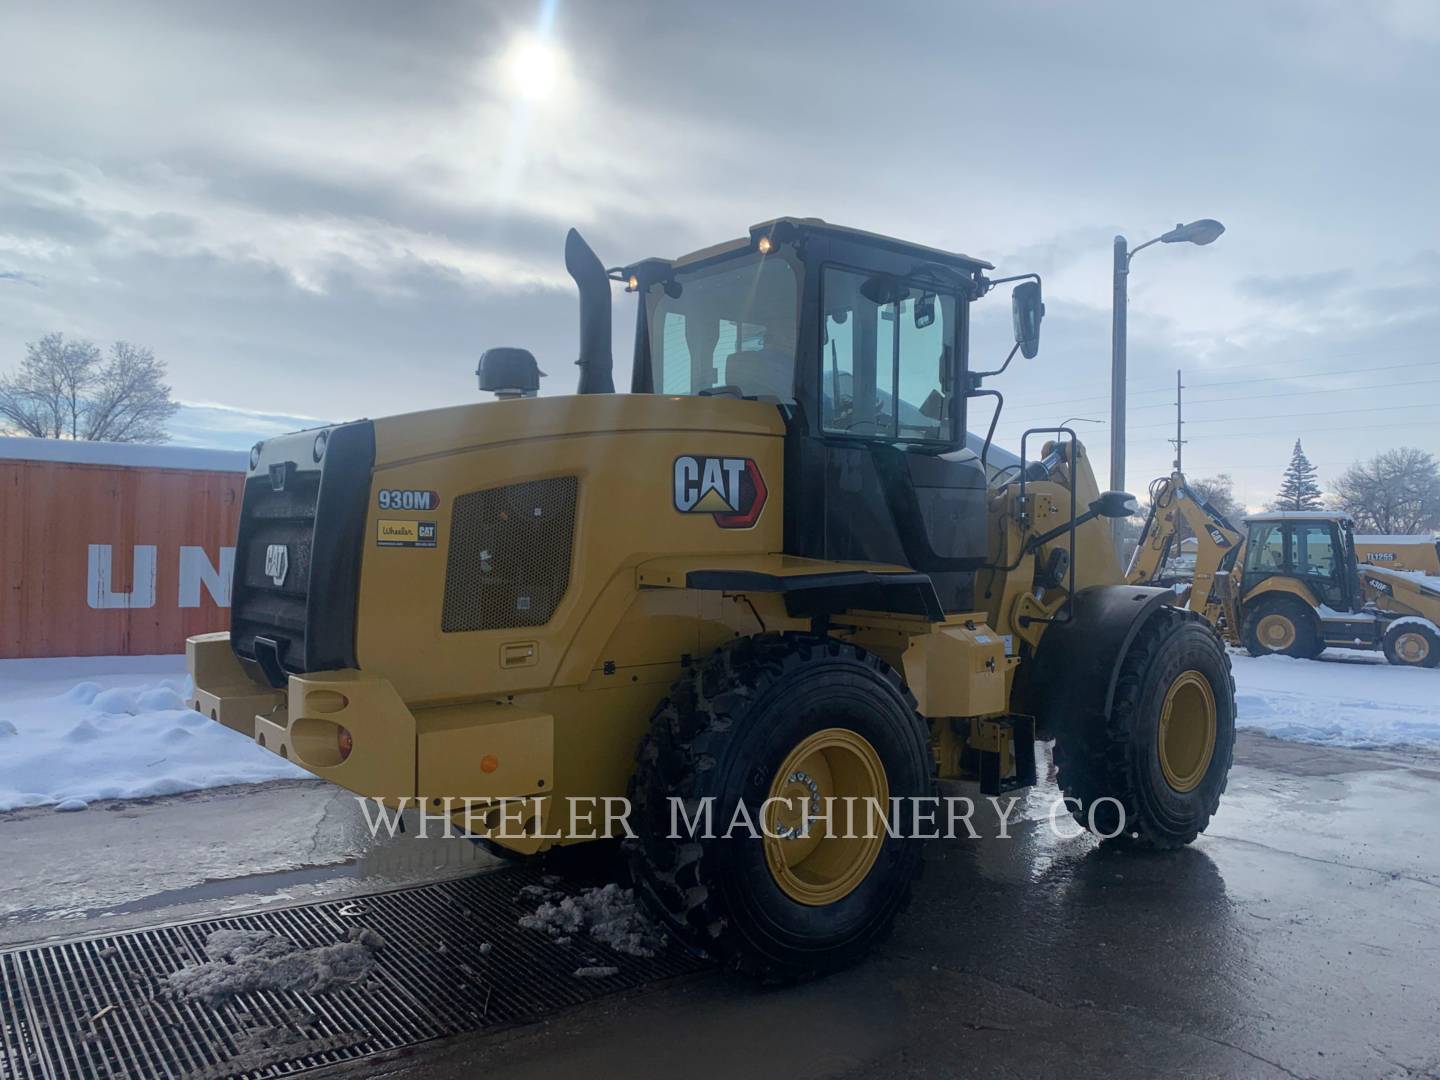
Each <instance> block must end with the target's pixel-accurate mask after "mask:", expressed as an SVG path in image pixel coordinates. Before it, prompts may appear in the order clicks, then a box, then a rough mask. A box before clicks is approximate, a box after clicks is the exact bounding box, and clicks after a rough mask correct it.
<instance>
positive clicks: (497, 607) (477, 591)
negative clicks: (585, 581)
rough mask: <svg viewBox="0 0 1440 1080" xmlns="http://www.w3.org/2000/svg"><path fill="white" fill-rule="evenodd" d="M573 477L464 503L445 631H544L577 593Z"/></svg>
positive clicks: (448, 577) (456, 523) (456, 529)
mask: <svg viewBox="0 0 1440 1080" xmlns="http://www.w3.org/2000/svg"><path fill="white" fill-rule="evenodd" d="M578 489H579V482H578V481H577V479H576V478H575V477H573V476H561V477H557V478H555V479H553V480H531V481H528V482H526V483H523V484H510V485H508V486H506V487H498V488H491V489H489V490H488V491H472V492H470V493H469V494H466V495H460V496H457V497H456V499H455V510H454V514H453V517H452V521H451V525H450V555H449V561H448V562H447V564H446V568H445V604H444V609H443V611H442V612H441V616H440V629H441V630H443V631H445V632H446V633H452V632H455V631H463V630H509V629H515V628H518V627H525V626H543V625H544V624H545V623H547V622H549V621H550V619H551V618H552V617H553V616H554V614H555V609H556V608H558V607H559V606H560V601H561V600H562V599H564V597H565V591H566V590H567V589H568V588H569V587H570V557H571V552H572V548H573V546H574V536H575V500H576V496H577V493H578Z"/></svg>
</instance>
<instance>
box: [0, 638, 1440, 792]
mask: <svg viewBox="0 0 1440 1080" xmlns="http://www.w3.org/2000/svg"><path fill="white" fill-rule="evenodd" d="M1231 661H1232V663H1233V664H1234V668H1235V684H1236V688H1237V690H1238V693H1239V702H1238V703H1239V713H1240V717H1239V724H1240V727H1241V728H1248V729H1251V730H1256V731H1262V732H1264V733H1266V734H1267V735H1273V736H1275V737H1276V738H1281V739H1289V740H1293V741H1297V742H1306V743H1316V744H1320V745H1326V746H1345V747H1360V748H1381V747H1412V748H1419V749H1424V750H1431V751H1440V669H1433V670H1429V669H1419V668H1400V667H1391V666H1390V665H1388V664H1386V663H1385V661H1384V659H1383V657H1381V656H1380V655H1379V654H1378V653H1367V652H1354V651H1350V650H1343V649H1341V650H1336V649H1332V650H1330V651H1328V652H1326V653H1325V656H1324V658H1323V659H1321V660H1319V661H1314V660H1292V659H1290V658H1288V657H1281V656H1267V657H1263V658H1259V659H1257V658H1254V657H1250V656H1247V655H1245V654H1244V653H1242V652H1235V651H1232V653H1231ZM185 693H186V675H185V658H184V657H181V656H161V657H144V656H141V657H95V658H85V659H73V660H0V811H4V810H13V809H16V808H17V807H24V806H45V805H56V806H58V807H59V808H60V809H75V810H80V809H83V808H84V806H85V804H86V803H88V802H90V801H91V800H94V799H133V798H141V797H144V796H148V795H171V794H176V793H178V792H182V791H195V790H198V789H200V788H211V787H221V786H223V785H226V784H247V783H259V782H262V781H265V780H275V779H281V778H293V777H303V776H307V775H309V774H307V773H306V772H305V771H304V770H302V769H300V768H299V767H298V766H296V765H293V764H291V763H290V762H288V761H285V760H284V759H283V758H280V757H278V756H276V755H275V754H272V753H270V752H269V751H268V750H263V749H261V748H260V747H259V746H256V745H255V744H254V743H253V742H251V741H250V740H249V739H247V738H245V737H243V736H241V735H239V734H237V733H235V732H233V731H230V730H229V729H228V728H224V727H221V726H220V725H219V724H216V723H214V722H213V721H211V720H208V719H206V718H205V717H202V716H201V715H200V714H199V713H196V712H194V711H193V710H189V709H186V708H185V701H184V698H185Z"/></svg>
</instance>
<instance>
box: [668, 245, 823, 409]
mask: <svg viewBox="0 0 1440 1080" xmlns="http://www.w3.org/2000/svg"><path fill="white" fill-rule="evenodd" d="M799 283H800V272H799V268H798V265H797V264H796V263H795V262H794V261H793V258H792V257H791V255H790V253H789V252H788V251H786V250H785V249H783V248H782V249H781V250H779V251H776V252H775V253H773V254H771V255H768V256H762V255H760V254H759V253H751V254H747V255H743V256H739V257H737V258H734V259H729V260H726V261H724V262H721V263H718V264H716V265H712V266H706V267H702V268H700V269H697V270H693V271H684V272H681V273H679V274H677V275H675V277H674V278H673V279H671V280H669V281H665V282H657V283H655V284H654V285H652V286H651V287H650V288H649V290H648V291H647V293H646V298H645V304H646V310H647V316H648V318H647V323H648V327H649V334H650V355H651V357H652V363H653V364H654V380H655V391H656V392H657V393H661V394H699V393H701V392H703V391H711V390H717V389H719V388H721V387H729V388H731V389H732V390H733V391H735V392H738V393H740V394H742V395H744V396H746V397H761V398H773V399H775V400H778V401H793V400H794V399H795V343H796V328H797V326H798V324H799V295H800V284H799Z"/></svg>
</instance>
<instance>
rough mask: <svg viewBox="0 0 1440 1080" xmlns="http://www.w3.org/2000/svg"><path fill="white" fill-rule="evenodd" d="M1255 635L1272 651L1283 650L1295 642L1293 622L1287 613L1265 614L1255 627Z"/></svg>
mask: <svg viewBox="0 0 1440 1080" xmlns="http://www.w3.org/2000/svg"><path fill="white" fill-rule="evenodd" d="M1255 636H1256V637H1257V638H1259V639H1260V644H1261V645H1264V646H1265V647H1266V648H1267V649H1269V650H1271V651H1272V652H1283V651H1284V650H1286V649H1288V648H1290V646H1291V645H1294V644H1295V624H1294V623H1293V622H1291V621H1290V618H1289V616H1287V615H1266V616H1265V617H1264V618H1263V619H1261V620H1260V622H1259V624H1258V625H1257V626H1256V627H1255Z"/></svg>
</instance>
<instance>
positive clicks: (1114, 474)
mask: <svg viewBox="0 0 1440 1080" xmlns="http://www.w3.org/2000/svg"><path fill="white" fill-rule="evenodd" d="M1129 279H1130V250H1129V244H1128V242H1127V241H1126V239H1125V237H1123V236H1117V237H1115V275H1114V296H1113V298H1112V304H1113V315H1112V317H1111V325H1110V490H1111V491H1124V490H1125V308H1126V305H1127V304H1128V303H1129ZM1111 524H1112V526H1113V528H1114V531H1115V547H1116V550H1119V547H1120V521H1119V519H1118V518H1117V519H1116V520H1115V521H1113V522H1112V523H1111Z"/></svg>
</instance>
